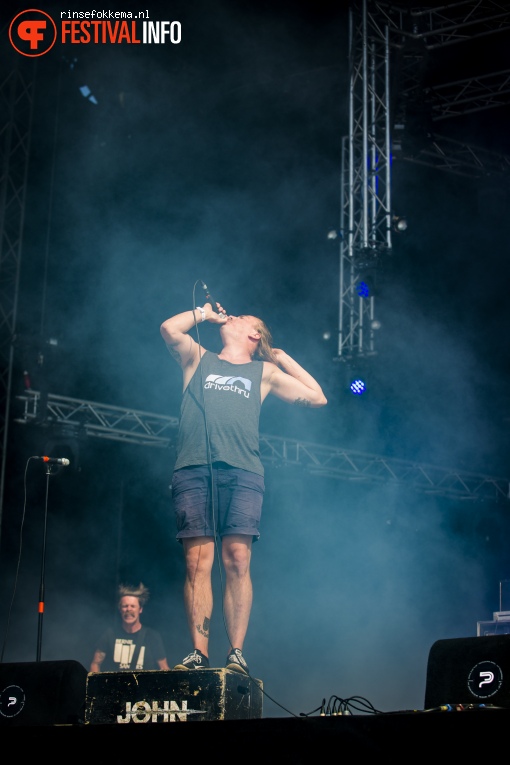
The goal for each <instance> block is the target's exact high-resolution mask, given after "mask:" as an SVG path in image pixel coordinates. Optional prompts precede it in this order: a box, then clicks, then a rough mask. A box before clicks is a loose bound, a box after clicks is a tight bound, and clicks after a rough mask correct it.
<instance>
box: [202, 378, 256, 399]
mask: <svg viewBox="0 0 510 765" xmlns="http://www.w3.org/2000/svg"><path fill="white" fill-rule="evenodd" d="M241 386H242V387H241ZM204 388H205V389H206V390H208V389H209V388H213V389H214V390H226V391H232V392H233V393H238V394H239V395H240V396H245V397H246V398H250V391H251V380H248V379H247V378H246V377H231V376H230V375H227V376H225V375H207V378H206V381H205V385H204Z"/></svg>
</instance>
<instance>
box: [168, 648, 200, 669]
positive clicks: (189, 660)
mask: <svg viewBox="0 0 510 765" xmlns="http://www.w3.org/2000/svg"><path fill="white" fill-rule="evenodd" d="M174 669H209V659H208V658H207V656H204V654H203V653H202V651H199V650H198V648H195V650H194V651H192V652H191V653H189V654H188V655H187V656H186V658H185V659H183V660H182V663H181V664H176V665H175V667H174Z"/></svg>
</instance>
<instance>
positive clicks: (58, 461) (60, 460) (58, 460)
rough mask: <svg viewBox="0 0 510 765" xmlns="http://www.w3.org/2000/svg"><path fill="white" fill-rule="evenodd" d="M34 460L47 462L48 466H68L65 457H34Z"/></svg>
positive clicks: (68, 463)
mask: <svg viewBox="0 0 510 765" xmlns="http://www.w3.org/2000/svg"><path fill="white" fill-rule="evenodd" d="M34 459H35V460H42V461H43V462H49V464H50V465H70V464H71V463H70V462H69V460H68V459H67V457H34Z"/></svg>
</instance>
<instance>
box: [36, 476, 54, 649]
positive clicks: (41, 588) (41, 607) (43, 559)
mask: <svg viewBox="0 0 510 765" xmlns="http://www.w3.org/2000/svg"><path fill="white" fill-rule="evenodd" d="M51 475H53V473H52V469H51V464H50V463H49V462H47V463H46V498H45V502H44V526H43V546H42V556H41V578H40V582H39V608H38V611H39V619H38V624H37V653H36V661H41V646H42V630H43V617H44V585H45V573H46V536H47V526H48V494H49V483H50V476H51Z"/></svg>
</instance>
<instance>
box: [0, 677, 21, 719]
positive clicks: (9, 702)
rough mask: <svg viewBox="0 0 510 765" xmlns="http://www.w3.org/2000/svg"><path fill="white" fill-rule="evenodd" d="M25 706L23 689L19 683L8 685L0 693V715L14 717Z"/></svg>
mask: <svg viewBox="0 0 510 765" xmlns="http://www.w3.org/2000/svg"><path fill="white" fill-rule="evenodd" d="M24 706H25V691H24V690H23V688H20V687H19V685H8V686H7V688H4V690H3V691H2V693H0V714H1V715H2V717H16V715H19V713H20V712H21V710H22V709H23V707H24Z"/></svg>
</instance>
